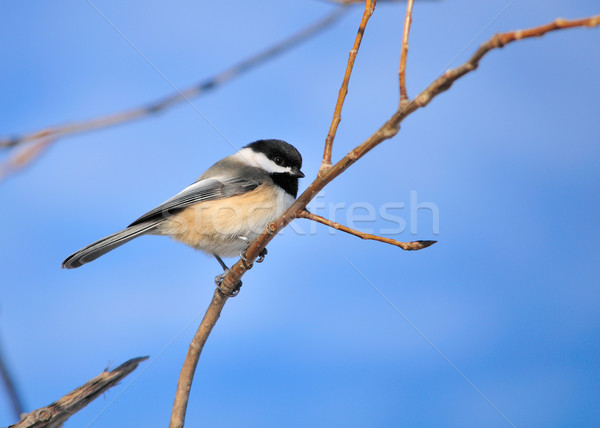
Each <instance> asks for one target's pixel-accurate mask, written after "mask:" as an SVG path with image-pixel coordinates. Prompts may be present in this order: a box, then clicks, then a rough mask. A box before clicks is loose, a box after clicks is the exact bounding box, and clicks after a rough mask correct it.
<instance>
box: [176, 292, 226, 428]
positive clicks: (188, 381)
mask: <svg viewBox="0 0 600 428" xmlns="http://www.w3.org/2000/svg"><path fill="white" fill-rule="evenodd" d="M228 298H229V296H226V295H224V294H223V293H221V291H220V290H219V289H218V288H217V289H215V293H214V294H213V298H212V301H211V302H210V305H209V306H208V309H207V310H206V313H205V314H204V318H202V322H201V323H200V325H199V326H198V330H196V334H195V335H194V338H193V339H192V342H191V343H190V346H189V348H188V351H187V355H186V356H185V361H184V363H183V367H182V368H181V373H180V374H179V380H178V381H177V390H176V391H175V401H174V403H173V410H172V411H171V421H170V423H169V428H182V427H183V424H184V422H185V412H186V410H187V404H188V400H189V397H190V390H191V388H192V381H193V380H194V373H195V372H196V366H197V365H198V360H199V359H200V354H201V353H202V349H203V348H204V344H205V343H206V340H207V339H208V336H209V335H210V332H211V331H212V329H213V327H214V326H215V324H216V323H217V320H218V319H219V316H220V315H221V310H222V309H223V306H225V302H227V299H228Z"/></svg>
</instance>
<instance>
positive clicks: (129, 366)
mask: <svg viewBox="0 0 600 428" xmlns="http://www.w3.org/2000/svg"><path fill="white" fill-rule="evenodd" d="M147 359H148V357H138V358H133V359H131V360H129V361H127V362H125V363H123V364H121V365H120V366H119V367H117V368H116V369H114V370H111V371H109V372H107V371H105V372H102V373H100V374H99V375H98V376H96V377H95V378H94V379H92V380H90V381H88V382H86V383H85V384H84V385H82V386H80V387H79V388H77V389H75V390H73V391H72V392H70V393H69V394H67V395H65V396H64V397H63V398H61V399H60V400H58V401H55V402H54V403H52V404H50V405H48V406H46V407H42V408H40V409H37V410H34V411H33V412H31V413H28V414H27V415H25V416H23V418H22V419H21V420H20V421H19V422H17V423H16V424H14V425H11V426H10V427H9V428H34V427H35V428H58V427H60V426H61V425H62V424H63V423H64V422H65V421H66V420H67V419H69V418H70V417H71V416H72V415H73V414H75V413H77V412H78V411H79V410H81V409H83V408H84V407H85V406H87V405H88V404H89V403H91V402H92V401H93V400H94V399H95V398H96V397H98V396H99V395H100V394H102V393H103V392H105V391H106V390H108V389H109V388H112V387H113V386H115V385H116V384H117V383H119V381H120V380H121V379H123V378H124V377H125V376H127V375H128V374H129V373H131V372H132V371H134V370H135V369H136V368H137V366H138V364H139V363H141V362H142V361H145V360H147Z"/></svg>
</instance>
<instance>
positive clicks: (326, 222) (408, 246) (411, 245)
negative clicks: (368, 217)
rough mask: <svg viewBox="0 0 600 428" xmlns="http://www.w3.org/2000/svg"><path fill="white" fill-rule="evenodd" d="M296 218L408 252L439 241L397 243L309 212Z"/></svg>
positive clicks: (302, 212) (306, 211)
mask: <svg viewBox="0 0 600 428" xmlns="http://www.w3.org/2000/svg"><path fill="white" fill-rule="evenodd" d="M296 218H305V219H307V220H312V221H316V222H317V223H321V224H324V225H325V226H329V227H332V228H334V229H336V230H341V231H342V232H346V233H349V234H350V235H354V236H357V237H359V238H360V239H367V240H371V241H379V242H384V243H386V244H390V245H394V246H396V247H400V248H402V249H403V250H406V251H416V250H422V249H423V248H427V247H429V246H431V245H433V244H435V243H436V242H437V241H411V242H400V241H396V240H395V239H390V238H384V237H383V236H377V235H372V234H370V233H364V232H359V231H358V230H354V229H351V228H349V227H348V226H344V225H342V224H339V223H336V222H335V221H331V220H329V219H326V218H325V217H321V216H320V215H317V214H313V213H311V212H310V211H308V210H304V211H300V212H299V213H298V215H297V216H296Z"/></svg>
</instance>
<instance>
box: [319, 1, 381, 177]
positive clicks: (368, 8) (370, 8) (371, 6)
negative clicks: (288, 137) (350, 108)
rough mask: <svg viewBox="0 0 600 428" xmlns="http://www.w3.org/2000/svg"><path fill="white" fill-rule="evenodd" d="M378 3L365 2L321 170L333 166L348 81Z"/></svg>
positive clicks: (328, 136)
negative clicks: (333, 152)
mask: <svg viewBox="0 0 600 428" xmlns="http://www.w3.org/2000/svg"><path fill="white" fill-rule="evenodd" d="M376 3H377V0H367V1H366V2H365V11H364V13H363V16H362V19H361V21H360V25H359V26H358V32H357V34H356V38H355V39H354V46H352V49H351V50H350V54H349V56H348V65H347V66H346V73H345V74H344V80H343V81H342V87H341V88H340V91H339V93H338V99H337V102H336V104H335V110H334V112H333V119H332V121H331V126H330V127H329V133H328V134H327V138H326V139H325V150H324V152H323V162H322V163H321V168H320V171H324V170H326V169H327V168H330V167H331V151H332V147H333V140H334V139H335V134H336V133H337V128H338V126H339V124H340V122H341V120H342V107H343V106H344V101H345V100H346V95H347V94H348V83H349V82H350V75H351V74H352V69H353V67H354V61H355V60H356V54H357V53H358V49H359V48H360V44H361V42H362V38H363V35H364V34H365V29H366V28H367V23H368V22H369V18H371V15H373V12H374V11H375V4H376Z"/></svg>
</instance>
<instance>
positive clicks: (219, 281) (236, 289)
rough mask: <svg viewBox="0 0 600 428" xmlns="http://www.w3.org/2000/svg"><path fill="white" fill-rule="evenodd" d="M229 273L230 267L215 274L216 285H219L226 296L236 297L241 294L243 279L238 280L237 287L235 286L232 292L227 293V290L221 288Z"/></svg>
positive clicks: (219, 288) (220, 290)
mask: <svg viewBox="0 0 600 428" xmlns="http://www.w3.org/2000/svg"><path fill="white" fill-rule="evenodd" d="M228 273H229V269H227V270H226V271H225V272H223V273H222V274H220V275H217V276H215V285H216V287H217V289H218V290H219V292H220V293H221V294H222V295H224V296H226V297H235V296H237V295H238V294H240V288H242V281H238V283H237V284H236V285H235V287H233V290H231V293H227V292H225V291H224V290H223V289H222V288H221V284H222V283H223V279H224V278H225V276H226V275H227V274H228Z"/></svg>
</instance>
